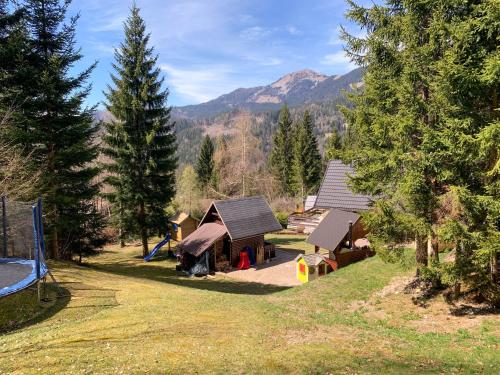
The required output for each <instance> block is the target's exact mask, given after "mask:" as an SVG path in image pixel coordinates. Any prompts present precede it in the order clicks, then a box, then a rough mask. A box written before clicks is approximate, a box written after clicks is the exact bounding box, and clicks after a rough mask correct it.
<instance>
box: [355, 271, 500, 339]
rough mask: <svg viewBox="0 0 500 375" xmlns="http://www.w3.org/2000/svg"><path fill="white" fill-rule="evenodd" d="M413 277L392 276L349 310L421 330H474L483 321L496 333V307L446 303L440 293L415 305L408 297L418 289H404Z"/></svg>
mask: <svg viewBox="0 0 500 375" xmlns="http://www.w3.org/2000/svg"><path fill="white" fill-rule="evenodd" d="M413 280H414V278H413V277H396V278H394V279H393V280H392V281H391V282H390V283H389V284H388V285H387V286H386V287H385V288H383V289H382V290H380V291H378V292H376V293H374V294H373V295H372V296H371V297H370V298H369V299H368V300H367V301H353V302H352V303H351V304H350V306H349V310H350V311H351V312H356V311H358V312H361V313H363V314H364V316H366V317H367V318H370V319H376V320H386V321H387V322H388V323H389V324H390V325H394V326H402V327H409V328H413V329H415V330H416V331H418V332H421V333H431V332H432V333H456V332H457V331H459V330H466V331H470V330H474V329H477V328H479V326H481V324H483V323H484V322H485V321H489V322H491V323H492V324H491V325H492V326H493V327H496V328H495V331H496V332H498V333H499V334H500V314H499V311H498V310H494V309H489V308H487V307H486V306H484V305H480V304H472V303H470V302H466V301H463V302H459V303H456V304H453V305H451V304H449V303H447V302H446V300H445V299H444V297H443V296H442V295H436V296H434V297H432V298H430V299H429V300H428V301H427V303H426V304H425V306H422V305H416V304H415V303H414V302H413V301H412V296H415V295H418V294H419V293H421V291H420V289H419V288H408V285H410V284H412V282H413Z"/></svg>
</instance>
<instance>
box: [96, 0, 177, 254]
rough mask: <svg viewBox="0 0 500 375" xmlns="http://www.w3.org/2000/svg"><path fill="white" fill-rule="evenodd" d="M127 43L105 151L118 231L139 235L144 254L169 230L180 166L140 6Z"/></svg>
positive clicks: (111, 100) (120, 54) (119, 56)
mask: <svg viewBox="0 0 500 375" xmlns="http://www.w3.org/2000/svg"><path fill="white" fill-rule="evenodd" d="M124 31H125V41H124V42H123V43H122V45H121V46H120V48H118V49H117V50H116V51H115V60H116V62H115V64H114V65H113V67H114V69H115V71H116V73H115V74H113V75H112V76H111V78H112V80H113V84H114V86H113V87H111V86H110V87H108V92H107V93H106V98H107V102H108V103H107V108H108V110H109V111H110V112H111V113H112V114H113V116H114V117H115V119H116V120H115V121H112V122H110V123H108V124H107V135H106V136H105V137H104V141H105V144H106V145H105V147H104V150H103V151H104V153H105V154H106V155H107V156H109V157H110V158H111V160H112V163H111V164H110V165H108V166H107V168H108V170H109V171H110V172H111V176H110V178H108V179H107V182H108V183H109V184H110V185H111V186H112V187H113V188H114V191H113V193H112V194H111V201H112V203H113V212H114V214H115V217H117V222H118V225H119V228H120V229H121V230H122V231H126V232H127V233H128V234H129V235H139V236H140V238H141V241H142V248H143V253H144V255H147V254H148V252H149V249H148V236H149V233H150V232H151V231H153V233H155V234H156V233H158V232H164V231H165V230H166V223H167V218H166V216H165V215H166V214H165V207H166V206H167V204H168V203H169V202H170V201H171V200H172V198H173V197H174V194H175V171H176V167H177V158H176V156H175V153H176V143H175V134H174V131H173V129H174V128H173V126H174V124H173V123H172V122H171V120H170V110H171V109H170V108H169V107H167V98H168V90H164V89H163V78H160V73H161V71H160V69H159V68H158V67H157V66H156V63H157V60H158V57H157V56H155V55H154V50H153V48H152V47H149V46H148V44H149V39H150V36H149V34H147V33H146V26H145V23H144V21H143V19H142V18H141V16H140V11H139V8H137V6H135V4H134V5H133V7H132V9H131V14H130V16H129V17H128V19H127V20H126V22H125V25H124Z"/></svg>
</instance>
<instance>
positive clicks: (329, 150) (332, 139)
mask: <svg viewBox="0 0 500 375" xmlns="http://www.w3.org/2000/svg"><path fill="white" fill-rule="evenodd" d="M342 149H343V145H342V137H341V136H340V134H339V131H338V130H337V129H333V131H332V134H331V135H330V136H329V137H328V138H327V140H326V142H325V160H326V161H329V160H333V159H341V158H342V156H343V152H342Z"/></svg>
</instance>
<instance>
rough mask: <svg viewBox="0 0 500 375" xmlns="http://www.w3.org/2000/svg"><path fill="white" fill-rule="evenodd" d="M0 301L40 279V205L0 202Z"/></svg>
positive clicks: (42, 255) (42, 256)
mask: <svg viewBox="0 0 500 375" xmlns="http://www.w3.org/2000/svg"><path fill="white" fill-rule="evenodd" d="M1 206H2V207H1V217H0V223H1V225H0V246H1V251H0V298H2V297H6V296H8V295H11V294H14V293H18V292H20V291H22V290H24V289H26V288H29V287H30V286H32V285H35V284H37V283H39V282H40V281H41V280H44V279H45V277H46V276H47V274H48V273H49V269H48V267H47V264H46V263H45V243H44V240H43V224H42V202H41V200H38V201H37V202H36V203H34V204H29V203H20V202H10V201H9V202H8V201H7V199H6V198H5V197H2V199H1Z"/></svg>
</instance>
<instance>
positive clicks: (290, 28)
mask: <svg viewBox="0 0 500 375" xmlns="http://www.w3.org/2000/svg"><path fill="white" fill-rule="evenodd" d="M286 31H288V33H289V34H290V35H300V34H301V32H300V30H299V29H297V28H296V27H295V26H293V25H288V26H287V27H286Z"/></svg>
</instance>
